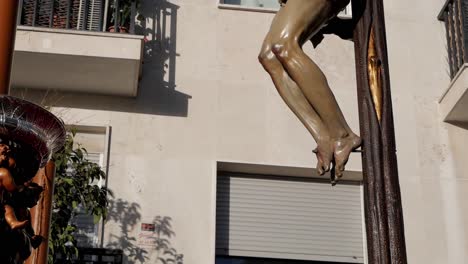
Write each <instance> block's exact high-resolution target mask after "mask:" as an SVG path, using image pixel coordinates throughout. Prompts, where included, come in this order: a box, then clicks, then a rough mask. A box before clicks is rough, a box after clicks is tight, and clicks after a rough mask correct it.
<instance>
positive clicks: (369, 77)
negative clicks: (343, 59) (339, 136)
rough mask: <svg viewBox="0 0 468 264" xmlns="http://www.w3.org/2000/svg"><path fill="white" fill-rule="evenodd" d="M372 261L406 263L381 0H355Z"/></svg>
mask: <svg viewBox="0 0 468 264" xmlns="http://www.w3.org/2000/svg"><path fill="white" fill-rule="evenodd" d="M352 4H353V16H355V17H356V18H355V19H356V20H355V23H356V26H355V29H354V37H353V39H354V43H355V57H356V75H357V87H358V101H359V102H358V103H359V119H360V132H361V137H362V139H363V142H364V143H363V152H362V167H363V174H364V200H365V202H364V203H365V219H366V234H367V252H368V263H369V264H400V263H401V264H406V263H407V257H406V246H405V237H404V225H403V212H402V205H401V196H400V185H399V180H398V168H397V159H396V147H395V131H394V125H393V113H392V99H391V93H390V78H389V71H388V56H387V43H386V42H387V40H386V33H385V21H384V9H383V0H353V1H352Z"/></svg>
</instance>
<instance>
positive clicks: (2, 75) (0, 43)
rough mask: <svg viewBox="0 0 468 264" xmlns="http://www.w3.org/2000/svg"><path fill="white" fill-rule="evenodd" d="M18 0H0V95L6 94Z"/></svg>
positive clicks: (8, 85)
mask: <svg viewBox="0 0 468 264" xmlns="http://www.w3.org/2000/svg"><path fill="white" fill-rule="evenodd" d="M17 13H18V0H1V1H0V95H2V94H8V90H9V87H10V74H11V63H12V59H13V50H14V47H15V33H16V16H17Z"/></svg>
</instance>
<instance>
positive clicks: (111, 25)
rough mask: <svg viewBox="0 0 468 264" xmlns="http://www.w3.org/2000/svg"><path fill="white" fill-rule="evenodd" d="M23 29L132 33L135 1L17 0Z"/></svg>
mask: <svg viewBox="0 0 468 264" xmlns="http://www.w3.org/2000/svg"><path fill="white" fill-rule="evenodd" d="M20 7H21V8H20V12H21V13H20V14H19V16H18V23H19V24H20V25H24V26H32V27H48V28H58V29H75V30H88V31H108V32H126V33H131V34H133V33H134V29H135V23H134V22H135V17H136V0H20Z"/></svg>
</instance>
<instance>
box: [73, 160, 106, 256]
mask: <svg viewBox="0 0 468 264" xmlns="http://www.w3.org/2000/svg"><path fill="white" fill-rule="evenodd" d="M103 156H104V155H103V154H102V153H88V155H87V157H86V158H87V159H88V161H90V162H93V163H96V164H98V165H99V166H101V167H102V166H103ZM93 184H97V185H101V183H100V182H96V183H93ZM72 223H73V224H74V225H75V226H76V227H77V232H76V235H75V238H76V240H77V242H78V246H79V247H98V243H99V224H94V217H93V216H92V215H89V214H87V213H86V211H85V210H84V209H83V208H78V213H77V214H76V215H75V217H74V218H73V219H72Z"/></svg>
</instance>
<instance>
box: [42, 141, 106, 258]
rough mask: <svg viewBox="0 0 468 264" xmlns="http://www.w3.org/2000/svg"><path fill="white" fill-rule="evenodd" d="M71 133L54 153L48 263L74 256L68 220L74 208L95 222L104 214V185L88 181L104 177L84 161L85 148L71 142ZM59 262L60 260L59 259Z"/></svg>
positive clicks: (73, 232)
mask: <svg viewBox="0 0 468 264" xmlns="http://www.w3.org/2000/svg"><path fill="white" fill-rule="evenodd" d="M74 138H75V132H72V133H70V134H69V135H68V136H67V140H66V143H65V147H64V148H63V149H62V151H61V152H59V153H57V154H56V155H55V156H54V160H55V165H56V175H55V187H54V199H53V205H52V210H53V211H52V223H51V233H50V239H49V264H53V263H56V258H57V256H60V258H61V259H68V260H70V259H72V258H73V257H75V256H77V254H78V249H77V247H76V245H77V241H76V239H75V237H74V234H75V232H76V227H75V226H74V225H73V224H72V223H71V220H72V219H73V217H74V216H75V215H76V213H77V209H78V207H81V208H83V209H84V210H85V211H86V212H87V213H88V214H91V215H93V216H94V222H95V223H98V222H99V221H100V220H101V219H105V218H106V217H107V206H108V195H112V194H111V192H110V191H109V190H108V189H107V188H106V187H99V186H98V185H95V184H92V183H93V182H95V181H99V180H101V179H104V177H105V173H104V171H103V170H102V169H101V168H100V167H99V165H97V164H95V163H93V162H90V161H88V160H87V158H86V156H87V151H86V149H85V148H83V147H82V146H75V144H74ZM60 263H64V262H63V260H62V261H60Z"/></svg>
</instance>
